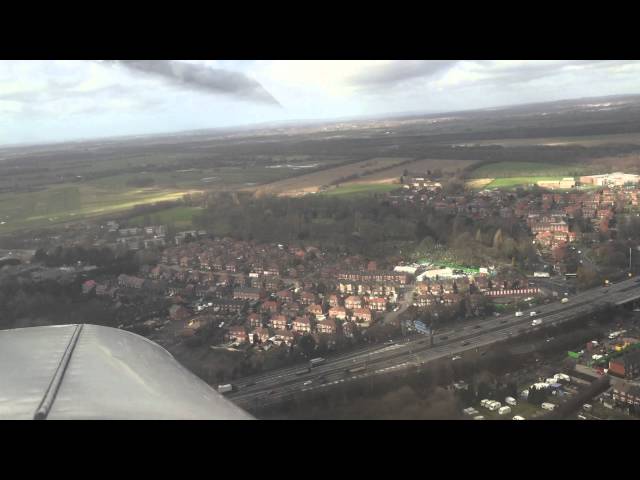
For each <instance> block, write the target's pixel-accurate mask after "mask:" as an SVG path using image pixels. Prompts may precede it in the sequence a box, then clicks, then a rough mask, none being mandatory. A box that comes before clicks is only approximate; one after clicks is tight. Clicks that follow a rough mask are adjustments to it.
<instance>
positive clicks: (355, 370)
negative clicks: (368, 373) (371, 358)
mask: <svg viewBox="0 0 640 480" xmlns="http://www.w3.org/2000/svg"><path fill="white" fill-rule="evenodd" d="M366 369H367V367H366V366H365V365H360V366H359V367H351V368H347V370H346V373H358V372H364V371H365V370H366Z"/></svg>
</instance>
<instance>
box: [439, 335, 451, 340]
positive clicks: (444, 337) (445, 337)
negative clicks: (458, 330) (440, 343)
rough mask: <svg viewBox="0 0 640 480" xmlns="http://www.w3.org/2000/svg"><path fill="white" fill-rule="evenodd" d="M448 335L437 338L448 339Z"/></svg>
mask: <svg viewBox="0 0 640 480" xmlns="http://www.w3.org/2000/svg"><path fill="white" fill-rule="evenodd" d="M448 339H449V337H448V336H447V335H443V336H441V337H440V338H439V340H448Z"/></svg>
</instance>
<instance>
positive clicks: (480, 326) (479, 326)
mask: <svg viewBox="0 0 640 480" xmlns="http://www.w3.org/2000/svg"><path fill="white" fill-rule="evenodd" d="M473 328H482V325H474V327H473Z"/></svg>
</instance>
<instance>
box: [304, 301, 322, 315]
mask: <svg viewBox="0 0 640 480" xmlns="http://www.w3.org/2000/svg"><path fill="white" fill-rule="evenodd" d="M307 313H310V314H312V315H322V314H323V313H324V312H323V311H322V305H319V304H314V305H309V306H308V307H307Z"/></svg>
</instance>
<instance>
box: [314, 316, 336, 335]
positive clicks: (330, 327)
mask: <svg viewBox="0 0 640 480" xmlns="http://www.w3.org/2000/svg"><path fill="white" fill-rule="evenodd" d="M316 330H317V331H318V333H329V334H335V333H336V321H335V320H333V319H332V318H327V319H326V320H322V321H320V322H318V324H317V325H316Z"/></svg>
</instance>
